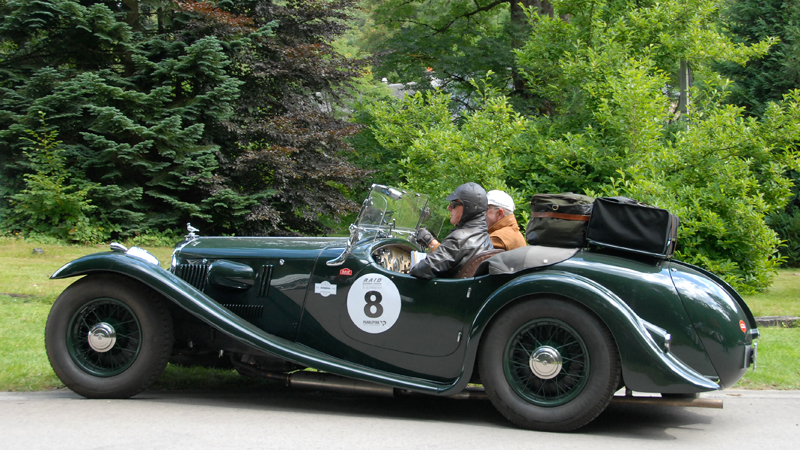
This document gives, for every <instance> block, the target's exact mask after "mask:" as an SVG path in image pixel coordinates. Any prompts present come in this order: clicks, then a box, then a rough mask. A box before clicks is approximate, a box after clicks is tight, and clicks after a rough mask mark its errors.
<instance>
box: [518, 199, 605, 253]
mask: <svg viewBox="0 0 800 450" xmlns="http://www.w3.org/2000/svg"><path fill="white" fill-rule="evenodd" d="M593 202H594V198H593V197H589V196H588V195H581V194H573V193H571V192H566V193H563V194H536V195H534V196H533V198H531V220H530V221H529V222H528V226H527V227H526V229H525V240H527V241H528V244H531V245H544V246H546V247H564V248H580V247H583V246H585V245H586V225H587V224H588V223H589V217H590V215H591V213H592V204H593Z"/></svg>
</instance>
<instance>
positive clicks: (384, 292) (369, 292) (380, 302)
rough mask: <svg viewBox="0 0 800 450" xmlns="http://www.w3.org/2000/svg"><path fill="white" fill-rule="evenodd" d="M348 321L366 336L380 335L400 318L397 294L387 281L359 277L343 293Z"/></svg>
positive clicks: (390, 281)
mask: <svg viewBox="0 0 800 450" xmlns="http://www.w3.org/2000/svg"><path fill="white" fill-rule="evenodd" d="M347 314H348V315H349V316H350V320H352V321H353V324H355V326H357V327H358V328H359V329H361V330H362V331H365V332H367V333H372V334H376V333H383V332H384V331H386V330H388V329H389V328H391V327H392V326H393V325H394V324H395V322H397V318H398V317H400V292H399V291H398V290H397V286H395V284H394V283H393V282H392V280H391V279H390V278H388V277H385V276H383V275H378V274H368V275H362V276H360V277H359V278H358V279H357V280H356V281H355V282H354V283H353V287H351V288H350V292H348V293H347Z"/></svg>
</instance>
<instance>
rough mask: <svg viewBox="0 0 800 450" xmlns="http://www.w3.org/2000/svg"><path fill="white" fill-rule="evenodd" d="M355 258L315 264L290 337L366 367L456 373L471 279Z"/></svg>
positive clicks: (450, 374)
mask: <svg viewBox="0 0 800 450" xmlns="http://www.w3.org/2000/svg"><path fill="white" fill-rule="evenodd" d="M363 262H364V261H359V259H358V258H356V257H351V258H348V260H347V262H346V263H345V264H343V265H342V266H337V267H327V266H325V265H324V263H323V264H318V265H317V270H316V271H315V273H314V275H313V276H312V280H311V284H312V285H313V286H309V289H308V295H307V296H306V302H305V305H304V311H303V317H302V319H301V324H300V330H299V333H298V339H297V340H298V341H299V342H300V343H303V344H306V345H308V346H309V347H312V348H315V349H318V350H321V351H324V352H326V353H329V354H331V355H332V356H337V357H341V358H345V359H348V360H351V361H356V362H360V363H363V364H365V365H370V366H373V367H378V366H385V367H386V368H387V370H396V369H397V368H398V367H399V368H402V369H405V370H406V371H408V372H409V373H411V372H413V373H424V374H428V375H438V376H441V377H444V378H449V377H455V376H458V373H459V370H460V369H461V365H462V362H463V345H464V341H465V339H464V338H463V337H464V334H465V333H466V332H467V330H466V326H467V325H466V324H465V313H466V302H465V299H466V297H467V296H468V295H469V292H470V286H471V284H472V282H473V279H433V280H420V279H418V278H414V277H412V276H410V275H406V274H402V273H398V272H392V271H388V270H385V269H383V268H382V267H380V266H377V265H375V264H363ZM389 367H391V369H389Z"/></svg>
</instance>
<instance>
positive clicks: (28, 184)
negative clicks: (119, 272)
mask: <svg viewBox="0 0 800 450" xmlns="http://www.w3.org/2000/svg"><path fill="white" fill-rule="evenodd" d="M40 117H41V120H42V127H43V128H44V131H43V132H41V133H36V132H33V131H29V134H30V136H31V137H32V139H31V138H26V140H27V141H28V142H29V143H30V144H31V146H30V147H25V149H24V155H25V156H26V157H27V159H28V161H27V164H26V165H27V166H28V167H29V168H30V169H31V170H32V171H33V173H29V174H25V175H24V180H25V189H23V190H21V191H20V192H19V193H17V194H14V195H10V196H9V198H10V200H11V203H12V205H13V212H14V216H12V218H11V219H10V220H6V221H5V222H4V223H3V226H4V227H5V228H6V229H12V230H21V231H22V232H23V233H25V234H29V235H32V236H36V235H43V236H50V237H55V238H57V239H61V240H64V241H67V242H79V243H95V242H101V241H104V240H106V239H108V237H109V236H110V234H111V233H112V232H113V231H118V228H117V227H116V226H114V225H111V224H110V223H108V221H104V220H102V219H100V220H98V219H97V218H96V217H95V212H96V211H95V210H96V209H97V208H96V207H95V206H93V205H91V201H90V200H88V198H87V197H88V194H89V192H90V191H91V189H92V188H93V185H91V184H89V183H84V184H83V185H74V184H71V183H70V180H69V174H68V171H67V168H66V167H65V158H64V154H63V153H64V149H63V147H62V145H61V144H62V143H61V141H58V140H57V137H58V132H57V131H55V130H48V129H47V126H46V124H45V122H44V114H41V113H40Z"/></svg>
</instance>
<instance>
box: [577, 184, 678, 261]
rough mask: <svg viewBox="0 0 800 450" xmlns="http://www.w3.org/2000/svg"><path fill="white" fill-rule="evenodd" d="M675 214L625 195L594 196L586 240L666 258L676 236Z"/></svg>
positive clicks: (676, 220) (676, 223)
mask: <svg viewBox="0 0 800 450" xmlns="http://www.w3.org/2000/svg"><path fill="white" fill-rule="evenodd" d="M678 225H679V220H678V217H677V216H675V215H674V214H671V213H670V212H669V211H667V210H665V209H660V208H656V207H654V206H650V205H645V204H644V203H640V202H638V201H637V200H634V199H631V198H627V197H604V198H598V199H597V200H595V202H594V208H592V217H591V219H590V220H589V227H588V229H587V231H586V240H587V241H588V242H589V243H590V244H594V245H598V246H601V247H609V248H615V249H619V250H625V251H630V252H635V253H641V254H645V255H650V256H655V257H657V258H662V259H669V258H672V255H673V254H674V253H675V245H676V243H677V240H678Z"/></svg>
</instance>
